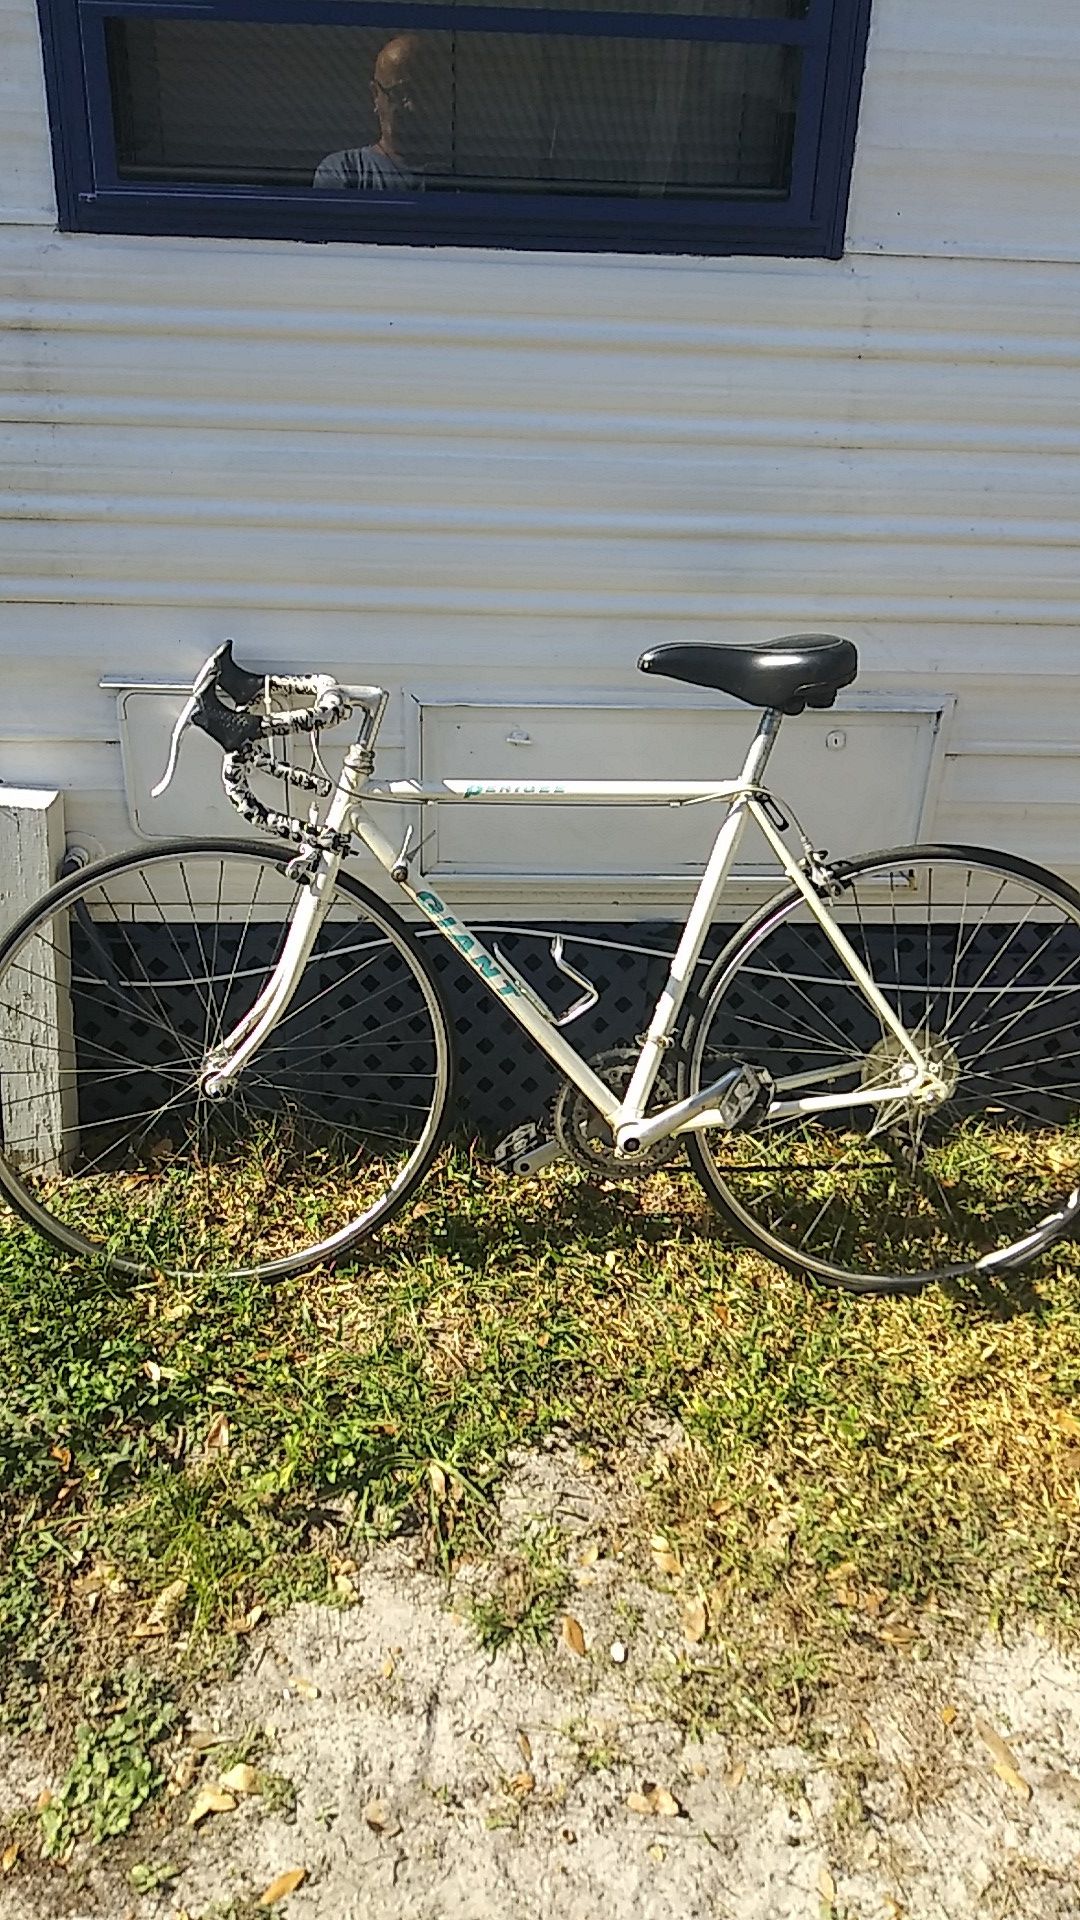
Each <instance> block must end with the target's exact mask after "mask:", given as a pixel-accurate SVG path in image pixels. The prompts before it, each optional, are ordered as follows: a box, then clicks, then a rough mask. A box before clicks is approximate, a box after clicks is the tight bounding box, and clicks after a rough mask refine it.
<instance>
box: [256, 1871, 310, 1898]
mask: <svg viewBox="0 0 1080 1920" xmlns="http://www.w3.org/2000/svg"><path fill="white" fill-rule="evenodd" d="M306 1879H307V1868H306V1867H291V1868H290V1869H289V1871H288V1873H279V1874H278V1877H277V1879H276V1880H271V1882H270V1885H269V1886H268V1887H264V1888H263V1891H262V1892H261V1893H260V1895H259V1905H260V1907H274V1906H276V1905H277V1903H278V1901H279V1900H287V1899H288V1897H289V1895H290V1893H295V1892H296V1889H297V1887H302V1886H303V1884H304V1881H305V1880H306Z"/></svg>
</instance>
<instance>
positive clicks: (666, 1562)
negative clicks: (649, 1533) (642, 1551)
mask: <svg viewBox="0 0 1080 1920" xmlns="http://www.w3.org/2000/svg"><path fill="white" fill-rule="evenodd" d="M649 1547H650V1550H651V1552H652V1557H653V1565H654V1567H655V1568H656V1570H657V1572H658V1573H669V1574H671V1575H672V1577H673V1578H674V1579H678V1576H679V1575H680V1573H681V1572H682V1561H681V1560H680V1559H679V1556H678V1554H677V1553H676V1552H675V1549H674V1547H673V1546H672V1544H671V1542H670V1540H666V1539H665V1538H664V1535H663V1534H662V1533H654V1534H653V1537H652V1539H651V1540H650V1541H649Z"/></svg>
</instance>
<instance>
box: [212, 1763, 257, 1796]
mask: <svg viewBox="0 0 1080 1920" xmlns="http://www.w3.org/2000/svg"><path fill="white" fill-rule="evenodd" d="M218 1786H219V1787H224V1789H225V1792H226V1793H260V1792H261V1791H262V1782H261V1780H260V1778H259V1775H258V1774H257V1773H256V1771H255V1768H254V1767H249V1766H246V1765H245V1764H244V1762H243V1761H240V1762H238V1764H237V1765H236V1766H235V1767H230V1768H229V1770H228V1772H227V1773H223V1774H222V1775H221V1776H220V1778H219V1780H218Z"/></svg>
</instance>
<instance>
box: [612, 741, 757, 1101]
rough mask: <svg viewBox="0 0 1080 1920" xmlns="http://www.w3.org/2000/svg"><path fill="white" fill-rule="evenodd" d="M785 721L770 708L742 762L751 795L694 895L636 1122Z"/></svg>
mask: <svg viewBox="0 0 1080 1920" xmlns="http://www.w3.org/2000/svg"><path fill="white" fill-rule="evenodd" d="M783 717H784V716H783V714H782V713H781V712H780V711H779V709H777V708H775V707H770V708H769V709H768V710H767V711H766V712H765V713H763V714H762V716H761V720H760V723H759V725H758V730H757V733H756V734H755V735H754V739H753V742H752V744H751V747H750V751H749V752H748V754H747V756H746V759H745V761H744V762H743V768H742V772H741V773H740V775H739V781H740V784H741V785H742V786H743V787H745V788H746V789H747V790H748V791H747V792H746V793H744V794H741V795H739V796H738V797H737V798H736V799H735V800H733V801H732V803H731V806H730V807H729V809H728V812H727V815H726V817H725V819H724V821H723V823H722V824H721V827H720V831H719V833H718V834H717V836H716V839H715V841H714V843H713V850H712V852H711V854H710V855H709V861H708V865H707V866H706V868H705V871H704V873H703V874H702V876H701V884H700V886H699V887H698V890H697V894H696V895H695V898H694V904H693V906H692V907H691V909H690V913H689V916H688V918H687V922H686V926H685V927H684V928H683V932H682V938H681V939H680V941H679V944H678V947H677V949H676V951H675V957H674V959H673V960H672V962H671V967H670V970H669V972H668V977H667V979H666V981H665V982H664V988H663V991H662V993H661V995H660V998H659V1000H658V1001H657V1003H656V1011H655V1013H654V1014H653V1017H652V1019H651V1021H650V1022H649V1030H648V1033H647V1034H646V1036H645V1041H644V1045H643V1046H642V1050H641V1058H640V1059H639V1061H638V1063H637V1066H636V1067H635V1068H634V1072H633V1076H632V1078H631V1081H630V1085H629V1086H628V1087H627V1089H626V1095H625V1098H624V1100H623V1109H622V1110H623V1114H624V1115H625V1116H626V1118H628V1119H634V1118H636V1117H637V1116H638V1115H639V1114H640V1113H641V1112H642V1111H643V1109H644V1107H645V1105H646V1103H647V1101H648V1098H649V1095H650V1093H651V1092H652V1089H653V1083H654V1081H655V1079H656V1076H657V1073H658V1072H659V1070H660V1062H661V1059H662V1057H663V1053H664V1048H665V1047H666V1045H667V1042H668V1039H669V1037H670V1035H671V1032H672V1029H673V1027H674V1025H675V1022H676V1020H677V1019H678V1016H679V1010H680V1008H681V1007H682V1003H683V1001H684V1000H685V998H686V994H687V990H688V988H689V985H690V982H691V980H692V979H693V977H694V968H695V967H696V966H697V963H698V960H699V959H700V958H701V949H702V947H703V946H704V945H705V938H706V935H707V934H708V931H709V926H710V923H711V921H712V917H713V914H714V913H715V911H716V904H717V901H718V900H719V898H720V895H721V893H722V891H723V887H724V882H725V880H726V879H727V876H728V874H729V873H730V871H731V867H732V864H733V862H734V859H735V855H736V853H737V852H738V847H739V841H740V840H741V839H742V835H743V830H744V828H745V826H746V803H747V799H748V797H749V790H750V789H752V788H754V787H756V786H758V785H759V783H760V781H761V776H762V774H763V773H764V771H765V768H766V767H767V765H768V763H769V756H770V754H771V753H772V750H773V747H774V746H775V745H776V736H777V734H778V733H779V731H780V722H781V720H782V719H783Z"/></svg>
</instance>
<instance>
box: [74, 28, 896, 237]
mask: <svg viewBox="0 0 1080 1920" xmlns="http://www.w3.org/2000/svg"><path fill="white" fill-rule="evenodd" d="M39 7H40V13H41V22H42V35H43V44H44V50H45V69H46V82H47V88H48V99H49V112H50V120H51V126H52V136H53V147H54V156H55V166H56V180H57V192H58V200H59V208H60V225H61V227H63V228H65V229H67V230H74V231H84V232H95V233H153V234H163V233H164V234H213V235H222V236H234V237H240V236H250V237H269V238H281V239H290V240H309V241H329V240H334V241H342V240H354V241H364V242H368V243H370V242H383V243H386V244H394V245H401V244H406V245H422V246H435V245H450V246H483V247H506V248H515V247H516V248H552V249H572V250H586V251H614V252H621V253H641V252H648V253H694V254H733V253H744V254H785V255H816V256H819V257H823V258H832V259H835V258H838V257H839V255H840V254H841V252H842V251H843V235H844V220H845V214H846V208H847V194H848V183H849V178H850V172H851V161H852V154H853V149H854V143H855V126H856V118H857V110H858V96H859V88H860V84H861V78H862V69H863V59H864V53H865V44H866V33H867V24H868V15H869V7H870V0H591V4H590V5H587V6H582V5H579V6H576V7H573V8H571V7H559V8H555V7H549V6H547V5H545V4H543V3H542V0H541V4H532V0H503V4H492V5H482V6H480V5H475V6H474V5H469V4H464V3H462V4H457V3H456V0H402V4H391V0H39ZM403 75H404V78H402V76H403ZM395 113H396V114H397V121H396V122H395V120H394V117H393V116H394V114H395ZM410 116H411V119H410ZM403 127H404V128H405V132H404V133H403V132H402V128H403ZM406 136H407V137H406ZM410 142H411V145H410ZM403 154H404V158H403V157H402V156H403ZM365 156H366V158H365ZM317 175H318V178H317V177H316V176H317ZM372 189H374V190H372Z"/></svg>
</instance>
